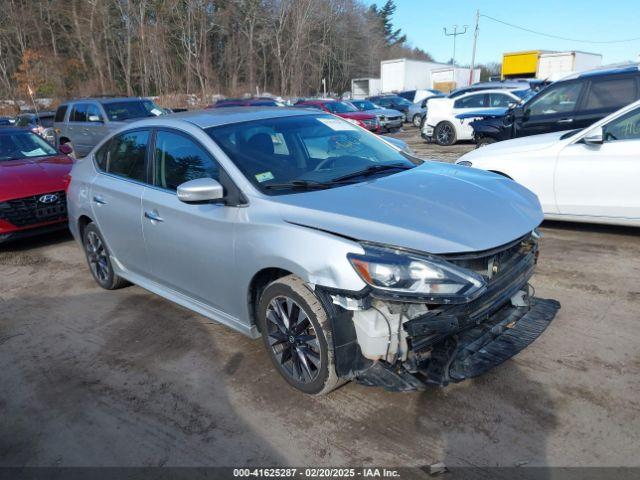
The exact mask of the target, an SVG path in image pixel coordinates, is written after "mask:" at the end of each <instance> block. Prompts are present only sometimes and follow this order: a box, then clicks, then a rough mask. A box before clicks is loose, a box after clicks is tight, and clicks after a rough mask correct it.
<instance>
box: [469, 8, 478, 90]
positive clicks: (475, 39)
mask: <svg viewBox="0 0 640 480" xmlns="http://www.w3.org/2000/svg"><path fill="white" fill-rule="evenodd" d="M479 22H480V9H478V10H476V28H475V30H474V31H473V50H472V52H471V68H470V69H469V85H471V84H472V83H473V69H474V68H475V66H476V44H477V43H478V23H479Z"/></svg>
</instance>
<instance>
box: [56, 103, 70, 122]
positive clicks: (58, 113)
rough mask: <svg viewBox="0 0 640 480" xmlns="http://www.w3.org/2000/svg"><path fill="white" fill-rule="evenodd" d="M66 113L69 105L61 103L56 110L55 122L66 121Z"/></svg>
mask: <svg viewBox="0 0 640 480" xmlns="http://www.w3.org/2000/svg"><path fill="white" fill-rule="evenodd" d="M65 113H67V106H66V105H60V106H59V107H58V110H56V118H55V119H54V121H55V122H64V115H65Z"/></svg>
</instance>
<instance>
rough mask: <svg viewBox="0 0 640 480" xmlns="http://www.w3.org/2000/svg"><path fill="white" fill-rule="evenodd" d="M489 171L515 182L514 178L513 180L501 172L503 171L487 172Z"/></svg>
mask: <svg viewBox="0 0 640 480" xmlns="http://www.w3.org/2000/svg"><path fill="white" fill-rule="evenodd" d="M487 171H488V172H491V173H495V174H497V175H501V176H503V177H506V178H508V179H509V180H513V178H511V177H510V176H509V175H507V174H506V173H504V172H501V171H499V170H487Z"/></svg>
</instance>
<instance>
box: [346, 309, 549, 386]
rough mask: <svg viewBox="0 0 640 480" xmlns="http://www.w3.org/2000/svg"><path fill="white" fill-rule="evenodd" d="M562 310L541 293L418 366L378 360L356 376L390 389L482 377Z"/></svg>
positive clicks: (441, 345)
mask: <svg viewBox="0 0 640 480" xmlns="http://www.w3.org/2000/svg"><path fill="white" fill-rule="evenodd" d="M559 309H560V304H559V303H558V302H557V301H555V300H547V299H542V298H536V297H533V298H530V300H529V306H528V307H513V306H511V305H507V306H504V307H503V308H501V309H500V310H498V311H497V312H495V313H494V314H493V315H492V316H491V317H490V318H489V319H488V320H487V321H485V322H483V323H481V324H480V325H478V326H476V327H473V328H469V329H467V330H464V331H462V332H458V333H457V334H455V335H452V336H449V337H447V338H445V339H443V340H441V341H440V342H438V343H437V344H435V345H433V348H432V349H431V351H430V355H429V357H428V358H426V359H424V360H422V361H416V362H415V363H414V365H413V366H409V365H406V364H402V365H398V366H392V365H390V364H388V363H386V362H377V363H375V364H373V365H371V366H370V367H369V368H368V369H366V370H364V371H360V372H356V374H355V380H356V381H357V382H359V383H362V384H364V385H370V386H381V387H384V388H385V389H387V390H393V391H411V390H422V389H424V388H426V386H427V385H428V384H435V385H442V386H444V385H447V384H449V383H451V382H461V381H463V380H465V379H467V378H473V377H477V376H478V375H482V374H483V373H486V372H487V371H489V370H490V369H492V368H493V367H495V366H497V365H500V364H501V363H503V362H504V361H505V360H508V359H509V358H511V357H513V356H514V355H516V354H517V353H518V352H520V351H521V350H522V349H524V348H525V347H527V346H528V345H530V344H531V343H532V342H533V341H534V340H535V339H536V338H538V337H539V336H540V335H541V334H542V332H544V330H545V329H546V328H547V327H548V326H549V324H550V323H551V321H552V320H553V318H554V317H555V316H556V313H557V311H558V310H559Z"/></svg>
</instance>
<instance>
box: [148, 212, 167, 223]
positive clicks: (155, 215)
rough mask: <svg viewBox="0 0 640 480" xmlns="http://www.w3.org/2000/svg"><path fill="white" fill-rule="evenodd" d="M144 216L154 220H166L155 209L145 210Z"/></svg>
mask: <svg viewBox="0 0 640 480" xmlns="http://www.w3.org/2000/svg"><path fill="white" fill-rule="evenodd" d="M144 216H145V217H146V218H148V219H149V220H153V221H154V222H164V219H163V218H162V217H161V216H160V215H159V214H158V212H156V211H155V210H145V212H144Z"/></svg>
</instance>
